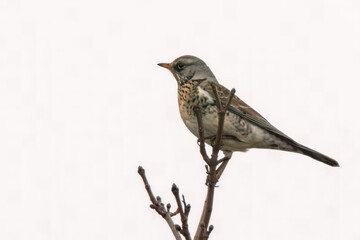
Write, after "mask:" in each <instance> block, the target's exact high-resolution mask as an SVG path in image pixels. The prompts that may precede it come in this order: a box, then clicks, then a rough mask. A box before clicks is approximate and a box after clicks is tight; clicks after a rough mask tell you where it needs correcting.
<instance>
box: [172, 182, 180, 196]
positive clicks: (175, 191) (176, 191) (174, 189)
mask: <svg viewBox="0 0 360 240" xmlns="http://www.w3.org/2000/svg"><path fill="white" fill-rule="evenodd" d="M171 191H172V192H173V194H178V193H179V188H178V187H177V186H176V184H175V183H173V185H172V187H171Z"/></svg>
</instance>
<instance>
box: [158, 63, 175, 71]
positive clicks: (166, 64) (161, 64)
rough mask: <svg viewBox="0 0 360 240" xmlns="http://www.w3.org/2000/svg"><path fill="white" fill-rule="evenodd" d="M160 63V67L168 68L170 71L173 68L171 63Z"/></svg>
mask: <svg viewBox="0 0 360 240" xmlns="http://www.w3.org/2000/svg"><path fill="white" fill-rule="evenodd" d="M158 65H159V66H160V67H163V68H167V69H169V70H170V71H171V70H172V67H171V65H170V63H158Z"/></svg>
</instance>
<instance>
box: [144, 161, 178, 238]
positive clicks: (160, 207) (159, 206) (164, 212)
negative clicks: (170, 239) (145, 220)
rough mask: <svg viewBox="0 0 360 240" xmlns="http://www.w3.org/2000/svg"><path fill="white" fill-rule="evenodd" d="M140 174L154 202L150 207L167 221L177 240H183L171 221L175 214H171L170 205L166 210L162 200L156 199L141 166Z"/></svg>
mask: <svg viewBox="0 0 360 240" xmlns="http://www.w3.org/2000/svg"><path fill="white" fill-rule="evenodd" d="M138 173H139V175H140V176H141V178H142V180H143V182H144V185H145V189H146V191H147V193H148V195H149V197H150V201H151V202H152V204H151V205H150V207H151V208H152V209H154V210H155V211H156V212H157V213H158V214H160V215H161V216H162V217H163V218H164V219H165V221H166V222H167V224H168V225H169V227H170V229H171V231H172V233H173V234H174V237H175V239H176V240H181V236H180V234H179V231H178V230H177V228H176V225H175V224H174V222H173V220H172V219H171V215H173V214H171V213H170V204H168V205H167V209H165V206H164V204H163V203H162V201H161V198H160V197H157V198H155V196H154V194H153V192H152V190H151V187H150V184H149V182H148V180H147V178H146V175H145V169H144V168H143V167H141V166H139V168H138Z"/></svg>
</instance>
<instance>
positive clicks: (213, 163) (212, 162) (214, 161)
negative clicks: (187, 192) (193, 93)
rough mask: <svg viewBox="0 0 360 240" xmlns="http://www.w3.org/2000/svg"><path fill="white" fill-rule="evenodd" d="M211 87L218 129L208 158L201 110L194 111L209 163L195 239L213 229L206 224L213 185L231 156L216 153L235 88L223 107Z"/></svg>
mask: <svg viewBox="0 0 360 240" xmlns="http://www.w3.org/2000/svg"><path fill="white" fill-rule="evenodd" d="M211 87H212V90H213V92H214V95H215V100H216V105H217V108H218V129H217V133H216V139H215V143H214V145H213V147H212V154H211V158H210V159H208V157H207V158H206V156H207V154H206V150H205V143H204V142H205V140H204V133H203V123H202V117H201V111H200V110H197V111H195V113H196V115H197V119H198V128H199V141H200V152H201V155H202V156H203V158H204V160H205V161H206V162H207V164H208V165H209V171H208V181H207V185H208V191H207V195H206V200H205V203H204V207H203V212H202V215H201V218H200V222H199V225H198V228H197V230H196V234H195V238H194V239H195V240H204V239H208V237H209V234H210V233H211V231H212V229H213V226H212V225H211V227H209V230H208V226H209V222H210V217H211V213H212V207H213V202H214V193H215V186H216V183H217V182H218V180H219V179H220V177H221V175H222V173H223V171H224V170H225V167H226V165H227V163H228V161H229V159H230V158H231V155H229V156H225V157H224V158H223V159H222V160H220V161H218V154H219V151H220V148H221V139H222V135H223V129H224V121H225V113H226V111H227V109H228V108H229V106H230V103H231V101H232V98H233V97H234V94H235V89H232V90H231V92H230V95H229V97H228V99H227V102H226V105H225V107H224V106H223V104H222V102H221V100H220V97H219V95H218V91H217V89H216V86H215V84H214V83H212V84H211ZM220 163H221V165H220V167H219V168H218V171H217V170H216V167H217V165H218V164H220Z"/></svg>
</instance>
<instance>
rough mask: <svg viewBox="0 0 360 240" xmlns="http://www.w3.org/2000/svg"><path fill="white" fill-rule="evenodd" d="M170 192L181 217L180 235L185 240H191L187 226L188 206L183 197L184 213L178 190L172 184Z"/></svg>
mask: <svg viewBox="0 0 360 240" xmlns="http://www.w3.org/2000/svg"><path fill="white" fill-rule="evenodd" d="M171 192H172V193H173V194H174V197H175V199H176V204H177V206H178V210H179V213H180V217H181V223H182V229H181V228H180V233H181V234H182V235H183V236H184V237H185V239H186V240H191V236H190V232H189V225H188V215H189V212H190V205H189V206H187V205H186V203H185V198H184V196H183V202H184V208H185V212H184V210H183V207H182V204H181V200H180V195H179V188H178V187H177V186H176V184H175V183H174V184H173V185H172V188H171Z"/></svg>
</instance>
